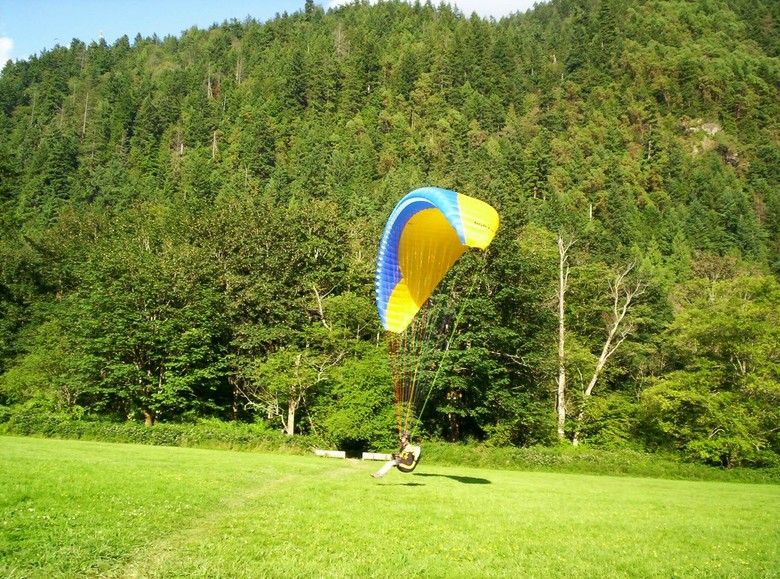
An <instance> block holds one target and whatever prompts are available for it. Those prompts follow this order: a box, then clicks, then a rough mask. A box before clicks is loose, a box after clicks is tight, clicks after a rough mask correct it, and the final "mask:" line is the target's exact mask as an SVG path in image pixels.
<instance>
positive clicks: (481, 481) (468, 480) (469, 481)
mask: <svg viewBox="0 0 780 579" xmlns="http://www.w3.org/2000/svg"><path fill="white" fill-rule="evenodd" d="M412 476H423V477H428V476H438V477H444V478H451V479H452V480H454V481H458V482H459V483H462V484H464V485H489V484H492V483H491V482H490V481H489V480H488V479H486V478H476V477H473V476H455V475H451V474H433V473H423V472H416V473H414V474H413V475H412ZM413 484H414V483H413ZM417 484H419V483H417Z"/></svg>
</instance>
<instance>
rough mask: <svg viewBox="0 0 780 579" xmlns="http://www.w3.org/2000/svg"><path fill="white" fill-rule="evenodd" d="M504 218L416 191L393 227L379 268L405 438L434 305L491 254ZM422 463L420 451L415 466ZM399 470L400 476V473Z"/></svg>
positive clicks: (460, 199)
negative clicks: (476, 252) (462, 271)
mask: <svg viewBox="0 0 780 579" xmlns="http://www.w3.org/2000/svg"><path fill="white" fill-rule="evenodd" d="M498 221H499V220H498V213H497V212H496V210H495V209H494V208H493V207H491V206H490V205H488V204H487V203H485V202H484V201H480V200H479V199H475V198H473V197H469V196H467V195H463V194H461V193H456V192H455V191H450V190H448V189H441V188H438V187H423V188H421V189H416V190H414V191H412V192H411V193H409V194H408V195H406V196H405V197H404V198H403V199H401V200H400V201H399V202H398V204H397V205H396V206H395V209H394V210H393V212H392V214H391V215H390V217H389V219H388V220H387V224H386V225H385V229H384V233H383V235H382V240H381V243H380V247H379V254H378V257H377V263H376V280H375V285H376V303H377V310H378V312H379V317H380V319H381V321H382V325H383V327H384V329H385V330H386V337H387V341H388V351H389V354H390V361H391V366H392V372H393V389H394V394H395V401H396V418H397V422H398V435H399V438H403V436H402V434H404V433H405V434H406V436H407V442H408V437H410V436H411V433H413V432H414V426H415V420H416V419H417V417H416V416H415V415H414V414H413V412H414V405H415V402H416V400H417V399H418V397H419V395H420V392H419V389H418V378H419V374H420V367H419V364H420V360H421V356H420V353H419V352H420V347H421V345H423V344H424V343H425V341H426V340H427V339H428V337H427V334H428V332H429V331H430V328H429V327H428V326H429V324H428V319H429V316H428V311H427V304H428V303H429V301H430V298H431V295H432V294H433V292H434V290H435V289H436V286H437V285H438V284H439V282H441V280H442V279H443V278H444V276H445V275H446V274H447V272H448V271H449V270H450V269H451V268H452V266H453V265H454V264H455V263H456V262H457V261H458V259H459V258H460V257H461V256H462V255H463V254H464V253H465V252H466V251H467V250H468V249H469V248H479V249H486V248H487V247H488V245H490V242H491V241H492V240H493V237H494V236H495V234H496V230H497V229H498ZM418 459H419V451H418V455H417V458H416V459H415V465H416V460H418ZM399 470H400V469H399Z"/></svg>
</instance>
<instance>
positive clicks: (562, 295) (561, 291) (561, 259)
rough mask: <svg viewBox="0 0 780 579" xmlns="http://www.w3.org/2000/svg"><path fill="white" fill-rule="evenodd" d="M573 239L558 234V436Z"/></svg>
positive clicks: (563, 402)
mask: <svg viewBox="0 0 780 579" xmlns="http://www.w3.org/2000/svg"><path fill="white" fill-rule="evenodd" d="M572 243H574V242H573V241H570V242H569V243H566V244H565V243H564V242H563V237H562V236H560V235H559V236H558V388H557V392H556V397H555V409H556V411H557V413H558V438H560V439H561V440H562V439H563V438H564V436H565V429H566V350H565V347H564V346H565V343H566V324H565V320H564V313H565V311H566V307H565V306H566V288H567V287H568V284H569V266H568V264H567V260H568V252H569V248H570V247H571V245H572Z"/></svg>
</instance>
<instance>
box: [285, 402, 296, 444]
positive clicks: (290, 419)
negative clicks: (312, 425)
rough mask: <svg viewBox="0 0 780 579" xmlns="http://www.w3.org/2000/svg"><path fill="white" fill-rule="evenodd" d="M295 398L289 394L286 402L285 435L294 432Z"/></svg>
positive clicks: (290, 434)
mask: <svg viewBox="0 0 780 579" xmlns="http://www.w3.org/2000/svg"><path fill="white" fill-rule="evenodd" d="M295 406H296V404H295V399H294V398H293V397H292V396H291V397H290V400H289V402H288V403H287V436H292V435H293V434H294V433H295V409H296V408H295Z"/></svg>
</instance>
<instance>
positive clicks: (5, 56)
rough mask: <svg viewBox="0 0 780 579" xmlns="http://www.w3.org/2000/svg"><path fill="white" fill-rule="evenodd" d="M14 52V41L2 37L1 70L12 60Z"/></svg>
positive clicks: (0, 48) (0, 39)
mask: <svg viewBox="0 0 780 579" xmlns="http://www.w3.org/2000/svg"><path fill="white" fill-rule="evenodd" d="M13 50H14V41H13V40H12V39H10V38H8V37H7V36H0V68H3V67H4V66H5V63H6V62H8V60H9V59H10V58H11V53H12V52H13Z"/></svg>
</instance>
